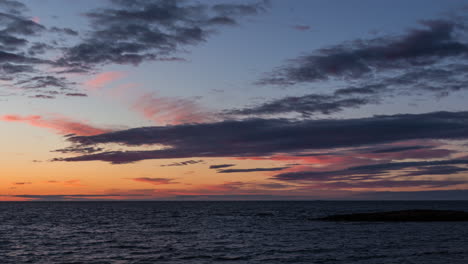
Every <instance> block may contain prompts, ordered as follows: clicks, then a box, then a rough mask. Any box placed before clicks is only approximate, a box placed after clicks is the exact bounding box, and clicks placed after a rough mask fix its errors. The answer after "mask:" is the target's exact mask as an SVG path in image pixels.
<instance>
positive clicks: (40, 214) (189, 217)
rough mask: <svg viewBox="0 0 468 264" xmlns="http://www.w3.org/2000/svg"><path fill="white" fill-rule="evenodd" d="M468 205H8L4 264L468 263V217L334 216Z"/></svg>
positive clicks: (467, 205)
mask: <svg viewBox="0 0 468 264" xmlns="http://www.w3.org/2000/svg"><path fill="white" fill-rule="evenodd" d="M415 208H431V209H456V210H466V211H468V202H27V203H10V202H5V203H0V263H2V264H8V263H14V264H18V263H87V264H88V263H359V264H361V263H362V264H364V263H379V264H380V263H424V264H428V263H429V264H430V263H444V264H453V263H463V264H466V263H468V223H329V222H317V221H311V220H310V218H314V217H319V216H325V215H328V214H335V213H350V212H367V211H382V210H399V209H415Z"/></svg>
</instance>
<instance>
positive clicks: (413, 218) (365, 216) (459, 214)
mask: <svg viewBox="0 0 468 264" xmlns="http://www.w3.org/2000/svg"><path fill="white" fill-rule="evenodd" d="M315 220H322V221H349V222H371V221H374V222H448V221H450V222H455V221H468V212H464V211H449V210H403V211H388V212H375V213H356V214H340V215H330V216H326V217H323V218H318V219H315Z"/></svg>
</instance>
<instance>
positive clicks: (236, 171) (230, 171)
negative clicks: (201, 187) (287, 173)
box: [218, 167, 288, 173]
mask: <svg viewBox="0 0 468 264" xmlns="http://www.w3.org/2000/svg"><path fill="white" fill-rule="evenodd" d="M287 168H288V167H275V168H252V169H226V170H219V171H218V173H241V172H259V171H280V170H284V169H287Z"/></svg>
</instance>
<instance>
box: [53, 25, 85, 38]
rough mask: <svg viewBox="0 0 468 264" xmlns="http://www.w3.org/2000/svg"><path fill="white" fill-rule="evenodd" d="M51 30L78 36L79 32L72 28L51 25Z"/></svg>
mask: <svg viewBox="0 0 468 264" xmlns="http://www.w3.org/2000/svg"><path fill="white" fill-rule="evenodd" d="M50 31H51V32H54V33H59V34H66V35H69V36H78V35H79V33H78V32H77V31H75V30H73V29H71V28H59V27H51V28H50Z"/></svg>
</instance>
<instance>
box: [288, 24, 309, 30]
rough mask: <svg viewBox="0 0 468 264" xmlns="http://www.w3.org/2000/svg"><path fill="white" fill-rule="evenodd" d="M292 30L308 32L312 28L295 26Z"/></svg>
mask: <svg viewBox="0 0 468 264" xmlns="http://www.w3.org/2000/svg"><path fill="white" fill-rule="evenodd" d="M292 28H293V29H295V30H299V31H308V30H310V28H311V27H310V26H309V25H294V26H292Z"/></svg>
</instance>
